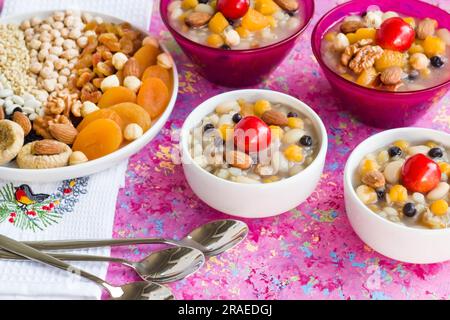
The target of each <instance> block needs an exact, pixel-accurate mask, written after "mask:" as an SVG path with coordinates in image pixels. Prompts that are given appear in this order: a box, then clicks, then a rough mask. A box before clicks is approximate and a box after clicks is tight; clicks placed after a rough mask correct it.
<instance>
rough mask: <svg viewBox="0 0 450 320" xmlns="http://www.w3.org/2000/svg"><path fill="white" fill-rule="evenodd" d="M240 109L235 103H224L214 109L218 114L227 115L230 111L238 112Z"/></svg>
mask: <svg viewBox="0 0 450 320" xmlns="http://www.w3.org/2000/svg"><path fill="white" fill-rule="evenodd" d="M239 109H240V107H239V104H238V103H237V101H228V102H224V103H222V104H221V105H219V106H218V107H217V108H216V112H217V113H218V114H224V113H229V112H231V111H239Z"/></svg>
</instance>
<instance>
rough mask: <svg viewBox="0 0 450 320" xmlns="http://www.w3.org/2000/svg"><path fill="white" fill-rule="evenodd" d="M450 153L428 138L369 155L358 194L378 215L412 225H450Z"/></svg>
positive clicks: (398, 143) (359, 176) (362, 167)
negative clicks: (419, 142)
mask: <svg viewBox="0 0 450 320" xmlns="http://www.w3.org/2000/svg"><path fill="white" fill-rule="evenodd" d="M449 156H450V152H449V150H446V149H445V148H444V147H443V146H442V145H440V144H438V143H436V142H433V141H428V142H426V143H424V144H411V143H409V142H407V141H404V140H399V141H395V142H394V143H392V145H390V146H388V147H386V148H384V149H382V150H379V151H377V152H376V153H373V154H369V155H367V156H366V157H365V158H364V159H363V160H362V161H361V163H360V166H359V171H358V173H357V177H356V178H357V181H358V183H357V188H356V194H357V195H358V197H359V198H360V199H361V201H362V202H363V203H364V204H365V205H367V206H368V207H369V208H370V209H371V210H372V211H374V212H375V213H377V214H378V215H380V216H382V217H384V218H386V219H388V220H390V221H393V222H396V223H400V224H404V225H408V226H412V227H426V228H431V229H440V228H448V227H450V209H449V201H450V194H449V190H450V186H449V184H448V182H449V177H450V161H449V160H450V158H449Z"/></svg>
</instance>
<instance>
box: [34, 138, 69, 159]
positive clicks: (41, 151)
mask: <svg viewBox="0 0 450 320" xmlns="http://www.w3.org/2000/svg"><path fill="white" fill-rule="evenodd" d="M63 146H64V145H63V144H62V143H61V142H58V141H55V140H50V139H45V140H40V141H36V142H35V143H34V146H33V154H35V155H42V156H51V155H55V154H60V153H62V152H63V151H64V147H63Z"/></svg>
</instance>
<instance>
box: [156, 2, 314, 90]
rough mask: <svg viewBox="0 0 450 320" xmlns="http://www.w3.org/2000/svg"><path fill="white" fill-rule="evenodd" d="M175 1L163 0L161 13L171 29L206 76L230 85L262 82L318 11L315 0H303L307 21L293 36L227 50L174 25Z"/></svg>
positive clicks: (305, 20) (178, 41)
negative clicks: (170, 12) (171, 14)
mask: <svg viewBox="0 0 450 320" xmlns="http://www.w3.org/2000/svg"><path fill="white" fill-rule="evenodd" d="M171 1H172V0H161V2H160V12H161V17H162V20H163V22H164V24H165V25H166V27H167V29H169V31H170V33H171V34H172V36H173V37H174V38H175V40H176V41H177V43H178V44H179V45H180V47H181V49H183V51H184V53H185V54H186V55H187V56H188V57H189V58H190V59H191V60H192V62H193V63H194V64H195V65H196V66H197V68H198V71H199V72H200V74H201V75H202V76H204V77H205V78H206V79H208V80H209V81H211V82H214V83H216V84H219V85H223V86H227V87H245V86H250V85H255V84H258V83H260V82H262V81H263V80H264V79H265V77H267V76H268V75H269V74H270V73H271V72H272V71H273V70H274V69H275V68H276V67H277V66H278V65H279V64H280V63H281V62H282V61H283V60H284V58H285V57H286V56H287V55H288V53H289V52H290V51H291V49H292V48H293V47H294V45H295V42H296V40H297V38H298V37H299V36H300V35H301V34H302V33H303V31H304V30H305V29H306V27H307V26H308V24H309V22H310V21H311V18H312V16H313V14H314V1H313V0H299V1H300V2H301V3H302V6H301V8H302V10H303V19H304V24H303V26H302V27H301V28H300V29H299V30H298V31H297V32H296V33H295V34H293V35H292V36H290V37H289V38H287V39H285V40H282V41H280V42H277V43H275V44H272V45H270V46H266V47H262V48H257V49H249V50H223V49H215V48H211V47H208V46H205V45H202V44H200V43H197V42H194V41H191V40H189V39H188V38H186V37H185V36H184V35H182V34H181V33H179V32H178V31H177V30H175V29H174V28H172V26H171V25H170V23H169V17H168V12H167V7H168V5H169V3H170V2H171Z"/></svg>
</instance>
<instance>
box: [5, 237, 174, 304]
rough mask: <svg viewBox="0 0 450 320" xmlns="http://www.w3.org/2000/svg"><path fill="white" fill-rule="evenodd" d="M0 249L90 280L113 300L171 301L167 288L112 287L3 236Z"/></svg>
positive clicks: (143, 285)
mask: <svg viewBox="0 0 450 320" xmlns="http://www.w3.org/2000/svg"><path fill="white" fill-rule="evenodd" d="M0 247H2V248H3V249H5V250H7V251H9V252H12V253H15V254H18V255H20V256H22V257H25V258H27V259H29V260H33V261H36V262H40V263H43V264H46V265H50V266H53V267H55V268H58V269H61V270H64V271H67V272H70V273H75V274H78V275H80V276H81V277H84V278H86V279H88V280H91V281H93V282H95V283H96V284H98V285H99V286H101V287H103V288H104V289H105V290H106V291H107V292H108V293H109V295H110V296H111V299H113V300H173V299H174V297H173V294H172V292H171V291H170V290H169V288H167V287H165V286H163V285H160V284H156V283H152V282H146V281H139V282H132V283H128V284H125V285H123V286H120V287H116V286H113V285H111V284H109V283H108V282H106V281H105V280H103V279H100V278H98V277H97V276H94V275H93V274H90V273H88V272H86V271H83V270H81V269H78V268H75V267H73V266H71V265H69V264H67V263H65V262H63V261H61V260H58V259H56V258H54V257H52V256H50V255H48V254H46V253H43V252H41V251H38V250H36V249H34V248H32V247H30V246H27V245H25V244H23V243H21V242H18V241H16V240H13V239H10V238H8V237H5V236H3V235H0Z"/></svg>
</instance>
